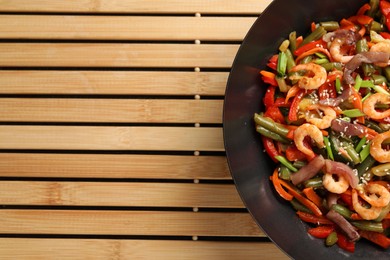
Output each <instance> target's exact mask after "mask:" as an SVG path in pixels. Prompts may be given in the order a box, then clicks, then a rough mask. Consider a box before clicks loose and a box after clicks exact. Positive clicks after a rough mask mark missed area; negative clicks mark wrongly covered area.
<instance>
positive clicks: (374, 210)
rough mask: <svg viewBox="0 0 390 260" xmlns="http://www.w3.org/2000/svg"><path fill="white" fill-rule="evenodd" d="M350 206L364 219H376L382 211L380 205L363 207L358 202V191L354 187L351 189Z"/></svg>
mask: <svg viewBox="0 0 390 260" xmlns="http://www.w3.org/2000/svg"><path fill="white" fill-rule="evenodd" d="M352 206H353V208H354V210H355V211H356V212H357V213H358V214H359V215H360V216H361V217H362V218H363V219H365V220H373V219H376V218H378V217H379V215H380V214H381V212H382V207H374V206H371V207H370V208H366V207H363V206H362V205H361V204H360V202H359V197H358V192H357V191H356V190H355V189H353V190H352Z"/></svg>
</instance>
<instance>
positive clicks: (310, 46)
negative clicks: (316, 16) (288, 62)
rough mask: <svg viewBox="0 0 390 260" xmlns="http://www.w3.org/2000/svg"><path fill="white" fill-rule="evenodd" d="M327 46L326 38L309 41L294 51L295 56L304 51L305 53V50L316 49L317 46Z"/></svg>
mask: <svg viewBox="0 0 390 260" xmlns="http://www.w3.org/2000/svg"><path fill="white" fill-rule="evenodd" d="M326 46H327V43H326V42H325V41H324V40H322V39H320V40H317V41H312V42H309V43H307V44H305V45H302V46H300V47H299V48H298V49H296V50H295V51H294V55H295V56H301V55H302V54H303V53H305V52H307V51H309V50H311V49H314V48H316V47H323V48H326Z"/></svg>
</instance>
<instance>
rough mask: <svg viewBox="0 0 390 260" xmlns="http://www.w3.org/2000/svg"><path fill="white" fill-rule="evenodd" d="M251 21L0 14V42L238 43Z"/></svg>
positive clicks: (240, 18) (232, 18)
mask: <svg viewBox="0 0 390 260" xmlns="http://www.w3.org/2000/svg"><path fill="white" fill-rule="evenodd" d="M255 20H256V17H180V16H174V17H165V16H163V17H161V16H157V17H150V16H146V17H145V16H72V15H67V16H64V15H50V16H48V15H2V16H0V31H1V32H2V33H1V34H0V39H7V38H8V39H62V40H64V39H65V40H107V39H110V40H137V41H150V40H161V41H186V40H191V41H194V40H201V41H204V40H206V41H217V40H221V41H240V40H241V39H242V38H244V36H245V34H246V33H247V31H248V30H249V28H250V27H251V25H252V24H253V23H254V21H255ZM244 28H247V29H246V30H245V29H244Z"/></svg>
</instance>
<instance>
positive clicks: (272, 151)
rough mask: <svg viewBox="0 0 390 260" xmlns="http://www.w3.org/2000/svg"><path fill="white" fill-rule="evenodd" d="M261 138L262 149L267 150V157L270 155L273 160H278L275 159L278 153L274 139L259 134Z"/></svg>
mask: <svg viewBox="0 0 390 260" xmlns="http://www.w3.org/2000/svg"><path fill="white" fill-rule="evenodd" d="M261 140H262V142H263V145H264V149H265V151H266V152H267V154H268V155H269V157H271V159H272V160H273V161H274V162H278V160H276V159H275V156H278V155H280V154H279V152H278V150H277V149H276V147H275V144H274V141H272V139H270V138H268V137H265V136H263V135H262V136H261Z"/></svg>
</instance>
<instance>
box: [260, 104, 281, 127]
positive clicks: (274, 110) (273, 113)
mask: <svg viewBox="0 0 390 260" xmlns="http://www.w3.org/2000/svg"><path fill="white" fill-rule="evenodd" d="M264 116H266V117H269V118H271V119H272V120H274V121H275V122H277V123H281V124H284V123H285V120H284V116H283V114H282V112H280V109H279V107H277V106H275V105H274V106H270V107H268V108H267V110H266V111H265V113H264Z"/></svg>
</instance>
